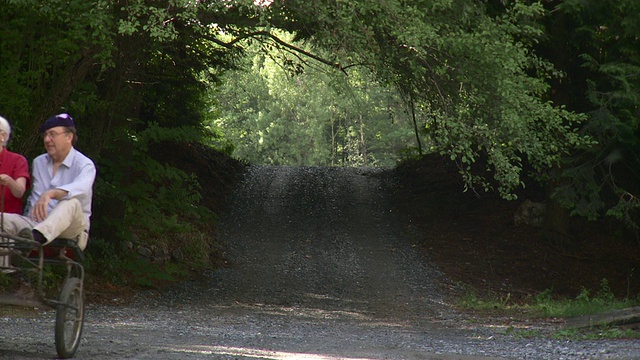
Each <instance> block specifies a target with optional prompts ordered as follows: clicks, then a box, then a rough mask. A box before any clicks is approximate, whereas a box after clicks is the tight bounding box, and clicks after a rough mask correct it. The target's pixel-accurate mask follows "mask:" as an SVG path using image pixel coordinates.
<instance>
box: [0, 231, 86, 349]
mask: <svg viewBox="0 0 640 360" xmlns="http://www.w3.org/2000/svg"><path fill="white" fill-rule="evenodd" d="M0 256H10V257H11V265H9V266H0V270H4V271H5V272H10V273H13V274H25V275H26V276H25V277H26V278H27V279H29V280H30V279H32V278H36V279H37V280H36V281H35V284H34V283H33V281H29V286H30V287H31V288H33V290H34V294H33V295H31V296H19V295H17V294H0V304H8V305H16V306H29V307H42V306H44V307H49V308H53V309H55V310H56V321H55V344H56V351H57V353H58V356H59V357H60V358H62V359H67V358H71V357H73V356H74V355H75V353H76V351H77V349H78V346H79V345H80V340H81V335H82V329H83V327H84V276H85V272H84V267H83V266H82V261H83V260H84V253H83V251H82V250H81V249H80V248H79V247H78V245H77V243H76V242H75V241H74V240H70V239H63V238H58V239H55V240H53V241H52V242H50V243H48V244H46V245H42V244H40V243H38V242H36V241H34V240H31V239H26V238H23V237H19V236H15V235H12V234H8V233H6V232H4V231H1V232H0ZM14 260H15V261H14ZM14 263H19V266H15V265H13V264H14ZM46 266H58V267H66V275H65V276H64V279H63V280H62V283H61V285H60V286H59V289H60V293H59V295H58V297H57V298H52V297H51V296H47V294H45V284H44V276H43V275H44V271H45V267H46ZM34 275H35V276H34ZM23 295H24V294H23Z"/></svg>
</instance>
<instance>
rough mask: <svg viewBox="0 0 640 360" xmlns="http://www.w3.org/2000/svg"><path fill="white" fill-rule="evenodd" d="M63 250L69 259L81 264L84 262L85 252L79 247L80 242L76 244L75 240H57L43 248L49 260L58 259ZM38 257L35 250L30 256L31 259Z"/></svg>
mask: <svg viewBox="0 0 640 360" xmlns="http://www.w3.org/2000/svg"><path fill="white" fill-rule="evenodd" d="M61 249H64V254H65V255H66V256H67V257H68V258H70V259H73V260H75V261H77V262H79V263H81V262H83V261H84V252H83V251H82V250H81V249H80V247H78V242H76V241H75V240H71V239H65V238H57V239H54V240H53V241H52V242H50V243H48V244H47V245H45V246H43V247H42V250H43V251H44V257H45V258H47V259H52V258H56V257H58V254H60V250H61ZM37 256H38V251H37V250H33V251H32V252H31V254H29V257H37Z"/></svg>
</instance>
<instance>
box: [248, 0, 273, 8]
mask: <svg viewBox="0 0 640 360" xmlns="http://www.w3.org/2000/svg"><path fill="white" fill-rule="evenodd" d="M271 4H273V0H253V5H255V6H260V7H267V6H269V5H271Z"/></svg>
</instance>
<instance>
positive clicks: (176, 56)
mask: <svg viewBox="0 0 640 360" xmlns="http://www.w3.org/2000/svg"><path fill="white" fill-rule="evenodd" d="M638 6H640V5H638V4H637V2H635V1H633V0H622V1H614V0H606V1H600V0H566V1H559V0H558V1H545V2H538V1H525V0H509V1H503V0H501V1H498V0H484V1H481V0H412V1H407V0H384V1H368V0H319V1H314V2H313V6H310V3H309V2H308V1H301V0H286V1H284V0H276V1H269V0H261V1H257V0H256V1H251V0H216V1H199V0H168V1H148V0H127V1H108V0H91V1H86V0H66V1H62V0H44V1H35V0H3V1H2V6H0V88H2V92H0V112H1V113H2V115H3V116H5V117H6V118H8V119H9V120H10V121H11V122H12V124H13V127H14V129H15V131H14V137H13V141H12V143H11V145H10V146H11V148H12V150H14V151H17V152H20V153H23V154H25V155H26V156H27V157H29V158H32V157H33V156H34V155H35V154H37V153H39V152H40V151H41V150H40V146H41V145H40V143H39V140H38V138H37V137H36V136H34V134H35V133H36V131H37V128H38V126H39V125H40V123H41V122H42V121H43V120H44V119H46V118H47V117H49V116H50V115H52V114H54V113H58V112H62V111H66V112H69V113H70V114H72V116H74V118H76V120H77V122H78V128H79V134H80V142H79V143H78V147H79V148H80V149H81V150H82V151H83V152H85V153H87V155H89V156H90V157H92V158H93V159H94V160H95V161H96V163H97V165H98V170H99V173H98V181H97V184H96V193H95V194H96V195H95V196H96V200H95V206H94V207H95V210H96V211H95V215H94V217H95V219H94V221H93V222H92V223H93V224H94V225H93V226H94V228H95V230H93V231H92V234H97V235H98V236H99V237H104V238H116V239H129V240H132V241H133V240H136V239H140V238H144V239H155V240H153V241H157V242H159V243H161V244H164V245H165V246H166V244H168V243H170V240H169V239H171V238H172V237H173V236H175V234H184V232H185V231H186V230H187V229H189V231H190V232H195V233H198V232H199V231H205V230H194V228H201V226H200V225H202V224H207V223H211V222H213V221H214V219H215V214H213V213H212V211H211V209H210V207H207V206H205V204H204V203H203V202H202V197H201V193H202V188H201V185H202V184H200V183H199V182H198V181H197V179H196V178H195V177H194V175H193V173H192V172H190V171H189V170H188V166H185V165H187V164H186V163H188V161H185V160H184V159H182V160H176V159H175V156H172V155H175V152H176V149H180V148H189V146H191V145H193V144H205V145H206V146H211V145H213V146H217V148H218V149H219V150H220V151H226V152H230V151H231V149H232V148H233V144H231V145H230V144H229V141H228V139H225V138H224V137H223V135H222V132H221V131H220V129H219V128H217V126H216V123H218V124H220V123H221V122H224V123H226V124H231V128H233V129H234V130H233V131H237V132H238V134H239V138H242V136H243V135H242V132H243V131H244V132H245V133H246V134H244V138H243V139H245V140H243V141H246V142H247V144H255V143H259V142H260V139H261V136H260V133H259V131H258V130H257V128H256V127H251V126H249V120H251V121H254V122H264V123H266V124H268V125H269V126H268V129H269V131H270V134H271V135H273V136H272V137H271V138H267V137H264V136H262V141H263V144H264V142H265V141H267V142H268V143H266V144H265V145H264V146H262V147H260V149H261V151H262V152H263V155H264V156H266V157H270V158H271V159H272V163H274V164H280V163H283V160H282V158H281V157H280V156H279V155H278V152H279V151H281V150H279V148H278V146H290V147H291V146H293V147H297V149H299V150H298V151H297V154H298V159H297V160H296V162H295V163H298V164H312V163H315V162H318V163H321V164H326V165H362V164H365V163H366V164H368V165H369V164H374V163H375V161H376V158H375V154H376V152H375V151H373V150H374V148H375V146H377V145H376V144H380V143H377V141H387V139H390V137H389V132H392V131H396V130H398V128H397V127H393V126H391V125H390V124H391V122H386V123H385V122H383V121H381V120H380V117H381V116H388V115H389V113H390V111H389V109H390V108H389V106H390V107H391V108H393V111H394V113H395V114H396V115H397V114H400V111H401V110H400V109H402V111H406V115H403V118H404V120H403V121H405V120H407V119H408V121H410V122H411V123H413V130H414V131H417V134H418V139H423V140H424V141H425V145H426V147H425V149H420V152H422V151H424V152H436V153H439V154H441V155H442V156H445V157H446V158H448V159H450V160H451V161H453V162H455V163H456V164H457V166H458V168H459V169H460V172H461V176H462V177H463V178H464V180H465V182H466V184H467V187H468V189H472V190H473V191H476V192H478V193H480V192H482V191H484V190H486V191H491V190H495V191H497V192H499V193H500V194H501V195H502V196H503V197H505V198H514V193H515V191H516V190H517V189H518V188H520V187H522V186H524V185H525V184H524V180H523V179H524V175H526V173H528V172H531V173H532V174H534V175H536V176H538V177H539V178H542V179H543V180H545V181H551V180H553V179H557V180H558V184H560V185H559V186H556V187H555V189H556V190H557V191H556V192H555V193H556V196H557V197H558V198H559V199H561V200H562V202H563V203H564V204H565V205H566V206H569V207H572V208H573V209H575V210H576V212H577V213H581V214H587V215H589V216H591V217H597V216H601V215H602V214H603V212H604V211H606V209H608V208H611V207H612V206H616V204H617V207H615V208H613V209H614V210H612V214H614V215H618V216H620V217H626V218H627V219H628V220H630V221H629V223H630V224H632V223H633V221H631V220H632V219H633V216H634V211H637V209H638V207H640V204H638V201H637V198H636V195H637V194H638V189H637V184H638V183H639V182H638V181H637V180H638V175H637V174H638V169H639V168H640V166H639V163H640V161H639V160H638V159H639V157H638V146H637V139H638V69H639V68H638V65H639V64H638V59H639V56H638V52H639V49H640V47H639V46H638V37H637V36H638V35H637V29H638V26H639V24H640V18H638V15H637V14H640V12H638V10H639V9H638ZM284 34H291V37H287V36H288V35H284ZM276 50H277V51H278V52H279V53H281V54H286V56H285V55H283V56H281V57H280V58H275V59H271V58H269V57H268V55H269V54H274V53H275V52H274V51H276ZM247 54H249V55H250V57H249V58H247V57H246V56H247ZM247 61H250V62H251V66H248V67H244V65H245V64H246V63H247ZM258 65H259V66H258ZM278 66H280V67H281V69H283V70H278V69H279V68H278ZM308 67H316V68H320V67H322V68H324V69H333V71H334V72H333V73H327V72H324V73H323V72H310V71H308V70H306V69H308ZM236 69H246V72H245V73H243V74H240V75H238V73H235V74H236V76H237V86H236V87H229V86H227V87H225V88H224V89H223V90H216V89H217V88H216V86H215V85H217V84H220V83H221V81H223V80H224V81H227V82H228V81H230V80H229V78H228V77H227V78H224V77H223V75H224V74H225V73H229V71H232V70H236ZM251 71H263V73H262V74H261V75H262V76H261V77H260V78H258V77H255V76H254V77H252V76H250V75H251ZM265 71H272V72H273V73H272V74H266V73H264V72H265ZM276 71H285V72H289V73H291V74H294V75H295V76H294V77H289V80H287V81H298V82H300V84H299V85H301V86H296V87H290V86H289V85H288V84H285V83H277V81H282V79H284V78H285V77H279V76H275V72H276ZM320 74H324V75H320ZM323 76H324V77H325V78H322V79H321V77H323ZM269 81H271V83H269ZM327 83H329V84H333V86H327V85H326V84H327ZM347 85H349V87H350V88H352V87H353V86H356V87H360V90H362V91H361V92H359V93H358V94H359V95H358V96H357V97H353V98H352V99H356V98H357V99H359V100H358V102H355V101H354V102H351V103H350V102H349V101H350V100H349V97H347V96H344V93H340V91H346V90H345V89H347ZM243 86H249V87H251V92H246V93H243V92H242V87H243ZM272 89H277V90H276V91H278V92H281V93H282V92H287V91H290V93H287V96H285V97H279V98H278V97H274V96H272V95H271V94H269V91H270V90H272ZM332 91H333V92H334V93H331V92H332ZM212 92H213V93H212ZM212 94H213V95H212ZM308 94H316V95H319V96H315V97H306V96H307V95H308ZM364 94H366V95H367V96H369V99H368V100H367V101H366V102H364V101H361V100H362V99H364V98H366V96H365V97H360V95H364ZM305 97H306V98H305ZM213 99H215V100H213ZM398 99H400V100H401V101H402V103H401V104H399V103H398V102H397V101H398ZM294 100H295V101H296V103H295V104H294V103H293V101H294ZM330 100H331V101H330ZM212 101H213V102H214V103H212ZM215 101H224V102H225V103H221V102H219V103H215ZM251 102H262V105H261V106H263V108H268V109H269V112H268V113H263V114H262V115H260V114H252V113H251V111H252V109H255V107H252V105H251ZM385 102H387V105H389V106H387V107H386V108H382V105H383V104H384V103H385ZM223 107H227V108H226V109H224V108H223ZM232 108H233V109H235V110H237V112H235V113H234V112H227V113H226V114H232V116H227V117H226V118H225V117H224V116H222V115H223V114H224V113H223V111H222V110H224V111H227V110H229V109H232ZM334 108H335V109H334ZM377 108H380V112H378V111H377V110H376V109H377ZM211 109H215V111H213V112H212V111H211ZM323 109H324V110H325V111H324V113H323V111H322V110H323ZM347 109H348V110H349V112H348V113H346V110H347ZM320 114H322V116H323V117H319V116H320ZM385 114H386V115H385ZM394 116H395V115H394ZM312 117H313V118H316V119H318V120H317V121H315V120H314V122H313V123H311V122H309V121H308V120H309V119H311V118H312ZM285 119H286V122H285V121H284V120H285ZM376 119H377V120H376ZM274 120H277V121H274ZM271 123H273V126H271V125H270V124H271ZM383 124H384V126H383ZM331 126H335V127H334V128H333V129H332V128H331ZM294 127H304V128H306V130H305V131H307V132H306V133H303V132H294V131H292V130H293V128H294ZM376 127H377V128H376ZM362 129H367V131H363V130H362ZM403 131H404V130H403ZM312 133H313V134H314V135H313V136H314V139H317V140H314V141H320V139H322V141H325V142H327V141H328V142H331V141H332V139H333V140H337V139H340V140H341V141H342V143H339V142H336V143H333V144H331V145H330V147H329V149H330V150H328V151H326V150H321V149H325V148H324V147H320V146H316V145H318V144H313V143H310V142H309V141H310V139H309V137H310V135H309V134H312ZM276 135H277V136H276ZM301 135H302V136H301ZM276 145H277V146H276ZM418 145H419V146H420V147H421V146H422V144H421V143H418ZM384 146H388V148H394V149H396V148H403V147H406V144H405V141H398V142H397V143H394V144H386V145H384ZM367 147H368V149H369V151H368V155H365V154H364V152H365V151H367ZM255 149H258V147H256V148H255ZM280 149H281V148H280ZM302 149H305V150H304V151H303V150H302ZM323 151H324V153H323ZM247 157H248V155H247ZM169 159H172V160H169ZM327 159H329V160H327ZM551 169H560V170H561V171H564V175H563V176H565V178H561V177H560V176H558V175H557V174H558V172H554V171H551ZM629 174H631V175H629ZM563 179H569V180H563ZM576 179H578V180H576ZM623 179H624V180H623ZM554 181H555V180H554ZM605 183H606V184H609V185H611V186H608V187H607V189H609V190H608V191H609V193H608V194H604V193H603V192H602V189H603V184H605ZM612 194H613V195H612ZM612 196H613V197H614V198H616V197H617V198H618V199H620V202H619V203H615V202H614V203H610V199H611V197H612ZM196 224H197V225H196ZM196 235H197V234H196ZM191 240H193V239H191ZM185 241H187V240H185ZM175 246H178V245H175Z"/></svg>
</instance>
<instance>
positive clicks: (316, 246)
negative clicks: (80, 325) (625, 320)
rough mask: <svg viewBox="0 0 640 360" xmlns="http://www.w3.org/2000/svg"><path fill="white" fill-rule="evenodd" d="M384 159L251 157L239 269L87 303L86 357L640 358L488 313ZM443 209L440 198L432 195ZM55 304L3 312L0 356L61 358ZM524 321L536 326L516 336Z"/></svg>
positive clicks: (240, 196) (229, 218)
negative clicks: (436, 249) (464, 307)
mask: <svg viewBox="0 0 640 360" xmlns="http://www.w3.org/2000/svg"><path fill="white" fill-rule="evenodd" d="M379 175H380V173H379V171H376V170H372V169H338V168H301V167H296V168H294V167H252V168H250V170H249V171H248V173H247V174H246V176H245V177H244V180H243V182H242V183H241V184H239V186H238V188H237V189H236V191H235V192H234V194H233V195H232V197H231V198H230V199H229V206H228V210H227V211H226V213H225V214H223V216H222V222H221V224H220V226H219V234H218V241H221V242H223V243H224V244H225V247H226V249H227V251H228V254H227V255H228V259H229V261H230V266H229V267H228V268H225V269H220V270H215V271H211V272H210V273H208V274H204V275H203V279H202V280H201V281H198V282H189V283H184V284H180V285H179V286H176V287H175V288H174V289H172V290H170V291H166V292H162V293H157V292H147V293H143V294H140V296H139V297H138V298H137V300H136V301H135V302H134V303H133V304H131V305H127V306H96V305H91V304H89V306H88V308H87V315H86V323H85V332H84V335H83V342H82V344H81V346H80V349H79V350H78V354H77V355H78V358H81V359H256V358H259V359H325V360H335V359H349V360H355V359H372V360H373V359H376V360H377V359H477V358H482V359H491V358H508V359H523V358H528V359H589V358H595V359H602V358H615V359H632V358H634V356H635V354H640V344H638V343H637V342H632V341H576V342H570V341H562V340H552V339H549V338H548V337H547V336H546V335H547V334H548V333H549V332H550V331H551V330H552V329H553V327H554V325H551V324H547V323H538V324H534V323H517V322H515V321H512V322H510V321H509V319H493V321H492V322H486V323H485V322H479V321H478V320H476V319H473V318H471V317H469V316H467V315H464V314H461V313H458V312H456V311H455V310H454V309H453V307H452V306H451V305H450V304H449V303H448V302H449V300H448V298H447V296H446V294H447V287H448V286H451V285H450V284H449V282H448V281H447V280H446V279H444V278H443V276H442V275H441V274H440V273H439V272H438V270H437V269H435V268H433V267H431V266H429V265H428V259H423V258H420V257H419V256H418V255H417V254H416V252H415V251H414V249H413V247H412V234H411V233H409V232H407V230H406V229H407V228H408V227H407V226H405V225H406V223H407V222H408V221H409V220H410V219H407V218H405V217H404V216H403V215H402V214H400V213H397V212H396V211H395V210H394V209H393V208H392V207H391V205H390V204H391V202H390V197H389V189H388V188H387V186H388V184H387V183H385V182H384V181H382V180H381V178H380V176H379ZM425 206H438V204H425ZM53 319H54V315H53V313H51V312H39V313H37V314H35V315H33V316H13V315H11V314H6V312H5V314H4V315H2V317H0V358H3V359H4V358H6V359H48V358H52V357H54V355H55V347H54V343H53ZM518 328H524V329H528V330H530V332H531V333H535V334H537V335H538V336H536V337H531V338H528V337H523V336H515V335H514V334H517V332H514V331H513V330H514V329H518Z"/></svg>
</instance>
